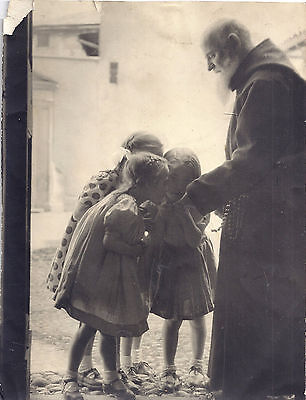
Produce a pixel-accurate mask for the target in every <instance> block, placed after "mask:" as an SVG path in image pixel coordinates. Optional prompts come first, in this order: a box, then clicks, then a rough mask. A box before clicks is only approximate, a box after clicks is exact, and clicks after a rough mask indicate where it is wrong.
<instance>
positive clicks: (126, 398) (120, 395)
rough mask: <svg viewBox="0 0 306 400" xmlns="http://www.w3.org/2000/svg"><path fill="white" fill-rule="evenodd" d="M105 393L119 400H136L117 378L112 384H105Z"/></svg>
mask: <svg viewBox="0 0 306 400" xmlns="http://www.w3.org/2000/svg"><path fill="white" fill-rule="evenodd" d="M103 391H104V393H105V394H112V395H114V396H115V397H116V398H117V399H118V400H135V399H136V396H135V394H134V393H133V392H132V391H131V390H130V389H128V388H127V386H126V385H125V384H124V383H123V382H122V381H121V379H119V378H117V379H115V380H114V381H112V382H110V383H104V384H103Z"/></svg>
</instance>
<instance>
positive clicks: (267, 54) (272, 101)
mask: <svg viewBox="0 0 306 400" xmlns="http://www.w3.org/2000/svg"><path fill="white" fill-rule="evenodd" d="M231 88H232V90H233V91H234V90H236V94H237V97H236V102H235V105H234V110H233V116H232V118H231V122H230V126H229V131H228V137H227V142H226V158H227V161H226V162H224V164H222V165H221V166H219V167H218V168H216V169H214V170H213V171H211V172H209V173H207V174H205V175H203V176H201V177H200V178H199V179H197V180H196V181H194V182H193V183H191V184H190V185H189V187H188V188H187V193H188V195H189V197H190V198H191V200H192V201H193V202H194V204H195V205H196V206H197V208H198V209H199V210H200V211H201V212H202V214H207V213H208V212H210V211H212V210H215V209H217V208H219V207H220V206H225V207H224V226H223V230H222V237H221V246H220V261H219V268H218V277H217V288H216V299H215V314H214V321H213V335H212V348H211V358H210V367H209V374H210V378H211V385H212V388H213V389H222V390H223V393H224V395H225V398H226V399H235V400H236V399H244V400H246V399H250V398H252V396H253V395H254V396H255V398H259V396H260V395H273V394H275V395H276V394H290V393H303V390H304V369H303V366H304V324H303V320H304V319H303V317H304V267H303V259H304V257H303V256H304V250H303V248H304V246H303V245H304V243H303V223H304V215H305V214H304V201H303V199H304V197H303V184H304V170H303V149H304V147H303V146H304V133H305V131H304V126H303V121H304V120H306V118H305V116H306V113H305V82H304V80H302V79H301V78H300V77H299V76H298V75H297V74H296V73H295V72H294V71H293V69H292V67H291V65H290V63H289V61H288V59H287V58H286V56H285V54H284V53H283V52H281V51H280V50H279V49H277V48H276V47H275V46H274V45H273V44H272V43H271V42H270V40H265V41H264V42H262V43H260V44H259V45H258V46H257V47H255V48H254V49H253V50H252V51H251V52H250V53H249V54H248V56H247V57H246V59H245V60H244V61H243V63H242V64H241V65H240V67H239V68H238V70H237V71H236V73H235V75H234V76H233V78H232V80H231ZM257 396H258V397H257Z"/></svg>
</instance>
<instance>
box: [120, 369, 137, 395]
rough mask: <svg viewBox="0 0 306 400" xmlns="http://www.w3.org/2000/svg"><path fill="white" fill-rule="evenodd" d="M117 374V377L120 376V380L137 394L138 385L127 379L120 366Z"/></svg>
mask: <svg viewBox="0 0 306 400" xmlns="http://www.w3.org/2000/svg"><path fill="white" fill-rule="evenodd" d="M118 374H119V377H120V379H121V381H122V382H123V383H124V384H125V385H126V386H127V387H128V388H129V389H130V390H131V391H132V392H133V393H134V394H139V393H140V389H139V385H136V384H135V383H133V382H132V381H130V380H129V379H128V376H127V374H126V373H125V372H124V371H123V369H122V368H120V369H119V371H118Z"/></svg>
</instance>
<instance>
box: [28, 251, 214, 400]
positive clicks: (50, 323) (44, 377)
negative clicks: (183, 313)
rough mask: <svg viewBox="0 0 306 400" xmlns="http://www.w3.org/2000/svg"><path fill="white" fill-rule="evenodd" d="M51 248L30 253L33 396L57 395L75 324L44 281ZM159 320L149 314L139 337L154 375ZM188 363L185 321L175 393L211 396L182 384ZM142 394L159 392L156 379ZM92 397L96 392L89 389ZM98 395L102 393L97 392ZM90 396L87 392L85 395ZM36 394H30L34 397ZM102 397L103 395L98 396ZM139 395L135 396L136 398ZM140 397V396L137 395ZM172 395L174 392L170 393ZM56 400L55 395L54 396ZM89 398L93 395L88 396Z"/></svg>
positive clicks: (96, 358) (158, 360)
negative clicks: (58, 306)
mask: <svg viewBox="0 0 306 400" xmlns="http://www.w3.org/2000/svg"><path fill="white" fill-rule="evenodd" d="M54 252H55V249H54V248H45V249H37V250H34V251H33V253H32V264H31V330H32V352H31V372H32V376H31V391H32V393H33V394H32V396H34V394H35V393H36V395H38V394H39V395H44V396H46V395H48V394H54V395H57V396H59V395H60V391H61V378H62V375H63V373H64V371H65V368H66V363H67V354H68V348H69V343H70V340H71V337H72V335H73V334H74V333H75V331H76V330H77V327H78V323H77V322H76V321H74V320H72V319H71V318H70V317H69V316H68V315H67V314H66V313H65V312H64V311H59V310H57V309H55V308H54V307H53V300H52V294H51V293H50V292H49V291H48V290H47V289H46V285H45V280H46V276H47V274H48V270H49V268H50V263H51V259H52V256H53V254H54ZM211 320H212V314H209V315H207V318H206V321H207V339H206V345H205V351H204V371H206V369H207V364H208V356H209V347H210V331H211ZM162 323H163V320H162V319H161V318H159V317H157V316H155V315H153V314H152V315H150V316H149V326H150V330H149V331H148V332H146V333H145V334H144V336H143V340H142V346H141V347H142V352H143V360H144V361H147V362H148V363H149V364H150V365H151V366H152V367H153V369H154V370H155V371H156V373H157V375H159V373H160V372H161V371H162V368H163V362H162ZM98 336H99V335H97V338H96V341H95V346H94V361H95V365H96V366H97V368H98V369H99V370H100V371H101V370H102V366H101V360H100V355H99V354H98V350H97V347H98V346H97V342H98V339H99V338H98ZM190 363H191V343H190V336H189V324H188V322H187V321H185V322H184V323H183V325H182V327H181V330H180V337H179V345H178V351H177V357H176V364H177V369H178V375H179V376H180V377H181V378H182V385H181V387H180V388H179V390H178V391H177V392H176V396H179V397H180V398H182V397H184V396H187V397H186V398H191V397H193V395H197V396H201V397H202V398H204V399H207V400H208V399H212V398H213V397H212V395H210V394H209V393H208V392H207V390H206V389H203V388H199V389H198V390H196V391H195V390H191V389H190V388H188V387H186V385H185V384H184V382H185V376H186V375H187V374H188V371H189V367H190ZM140 392H141V394H148V395H149V394H150V396H153V395H154V394H159V395H160V394H161V391H160V390H159V382H158V379H156V380H155V381H154V382H147V383H146V384H144V385H143V386H142V387H141V391H140ZM90 394H91V396H94V395H96V394H97V393H95V392H91V393H90ZM100 394H101V393H100ZM86 395H89V394H86ZM34 398H35V399H37V397H33V399H34ZM99 398H100V399H102V397H99ZM137 398H138V397H137ZM139 398H141V397H139ZM171 398H173V395H171ZM54 399H56V398H54ZM90 399H92V397H90Z"/></svg>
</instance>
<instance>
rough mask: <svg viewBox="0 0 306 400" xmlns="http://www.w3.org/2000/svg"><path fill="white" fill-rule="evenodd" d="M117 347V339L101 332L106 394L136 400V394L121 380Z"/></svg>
mask: <svg viewBox="0 0 306 400" xmlns="http://www.w3.org/2000/svg"><path fill="white" fill-rule="evenodd" d="M116 347H117V346H116V338H115V337H114V336H110V335H106V334H104V333H102V332H101V342H100V353H101V357H102V361H103V366H104V371H103V380H104V383H105V384H104V392H105V393H106V394H115V395H120V396H121V397H122V399H124V400H134V399H135V396H134V394H133V393H132V392H131V391H130V390H129V389H128V388H127V387H126V386H125V385H124V383H123V382H122V381H121V380H120V379H119V374H118V371H117V362H116V361H117V360H116V358H117V350H116Z"/></svg>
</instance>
